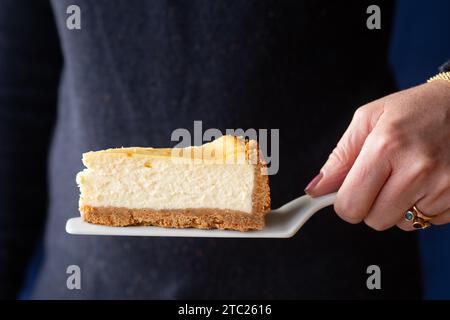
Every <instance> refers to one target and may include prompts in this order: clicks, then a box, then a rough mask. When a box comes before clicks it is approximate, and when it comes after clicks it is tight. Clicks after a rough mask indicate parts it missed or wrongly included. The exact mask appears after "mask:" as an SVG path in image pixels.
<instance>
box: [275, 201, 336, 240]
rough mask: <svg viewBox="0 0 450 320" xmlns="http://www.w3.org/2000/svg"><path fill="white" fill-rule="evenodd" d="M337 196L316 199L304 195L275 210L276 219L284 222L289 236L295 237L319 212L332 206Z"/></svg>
mask: <svg viewBox="0 0 450 320" xmlns="http://www.w3.org/2000/svg"><path fill="white" fill-rule="evenodd" d="M336 194H337V193H330V194H326V195H324V196H320V197H316V198H313V197H311V196H309V195H304V196H302V197H299V198H297V199H295V200H292V201H291V202H289V203H287V204H285V205H284V206H282V207H281V208H279V209H277V210H275V211H276V212H277V213H278V215H274V217H277V216H278V218H279V219H280V222H281V221H282V220H284V222H285V223H286V224H287V226H286V227H285V228H286V229H287V230H285V231H286V232H287V234H288V235H289V236H293V235H294V234H296V233H297V231H298V230H299V229H300V228H301V227H302V226H303V225H304V224H305V222H306V221H308V220H309V218H311V217H312V216H313V215H314V214H315V213H316V212H317V211H319V210H320V209H323V208H325V207H327V206H330V205H332V204H333V203H334V201H335V200H336ZM283 216H284V217H283Z"/></svg>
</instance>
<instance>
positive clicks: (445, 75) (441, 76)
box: [427, 72, 450, 82]
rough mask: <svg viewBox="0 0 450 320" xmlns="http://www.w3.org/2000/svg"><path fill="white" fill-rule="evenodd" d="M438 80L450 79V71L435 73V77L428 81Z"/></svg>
mask: <svg viewBox="0 0 450 320" xmlns="http://www.w3.org/2000/svg"><path fill="white" fill-rule="evenodd" d="M436 80H446V81H450V72H441V73H438V74H437V75H435V76H434V77H431V78H430V79H428V81H427V82H433V81H436Z"/></svg>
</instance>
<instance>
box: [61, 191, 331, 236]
mask: <svg viewBox="0 0 450 320" xmlns="http://www.w3.org/2000/svg"><path fill="white" fill-rule="evenodd" d="M335 199H336V193H332V194H328V195H325V196H321V197H317V198H312V197H310V196H308V195H304V196H301V197H299V198H297V199H295V200H292V201H291V202H289V203H287V204H285V205H283V206H282V207H280V208H278V209H276V210H272V211H271V212H269V213H268V214H267V216H266V226H265V227H264V229H263V230H257V231H247V232H241V231H232V230H217V229H212V230H205V229H194V228H185V229H174V228H162V227H153V226H130V227H108V226H102V225H96V224H91V223H88V222H85V221H84V220H83V219H82V218H81V217H77V218H71V219H69V220H68V221H67V223H66V231H67V233H69V234H77V235H98V236H141V237H195V238H290V237H292V236H294V235H295V234H296V233H297V231H298V230H299V229H300V228H301V227H302V226H303V225H304V224H305V222H306V221H308V219H309V218H311V217H312V215H313V214H314V213H316V212H318V211H319V210H320V209H322V208H324V207H326V206H329V205H332V204H333V203H334V200H335Z"/></svg>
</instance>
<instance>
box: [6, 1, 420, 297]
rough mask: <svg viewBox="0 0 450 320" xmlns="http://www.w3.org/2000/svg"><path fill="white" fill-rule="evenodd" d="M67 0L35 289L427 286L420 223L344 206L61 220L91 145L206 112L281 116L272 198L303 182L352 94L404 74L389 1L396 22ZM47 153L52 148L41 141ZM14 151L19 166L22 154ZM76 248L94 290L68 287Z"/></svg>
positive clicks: (320, 4)
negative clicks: (370, 218)
mask: <svg viewBox="0 0 450 320" xmlns="http://www.w3.org/2000/svg"><path fill="white" fill-rule="evenodd" d="M70 4H72V2H71V1H61V0H58V1H56V0H55V1H53V2H52V11H53V13H54V16H55V20H56V25H57V27H56V28H57V30H58V35H59V41H60V45H61V51H62V56H63V59H64V65H63V68H62V70H61V71H62V73H61V79H60V83H59V99H58V106H57V121H56V126H55V128H54V135H53V141H52V145H51V153H50V158H49V165H48V177H49V181H48V182H49V210H48V217H47V222H46V228H45V244H44V250H45V257H44V261H43V265H42V268H41V271H40V273H39V276H38V279H37V283H36V286H35V291H34V297H35V298H126V299H129V298H366V297H368V298H370V297H374V298H376V297H396V298H399V297H400V298H405V297H418V296H419V288H420V286H419V283H418V282H417V281H415V280H416V279H419V276H418V273H419V270H418V263H417V261H418V260H417V249H416V236H415V234H413V233H403V232H400V231H398V230H395V229H393V230H390V231H387V232H383V233H378V232H375V231H372V230H369V228H367V227H365V226H364V225H356V226H355V225H349V224H346V223H345V222H343V221H341V220H340V219H339V218H338V217H337V216H336V215H335V214H334V213H333V212H332V210H331V209H328V210H323V212H321V213H319V214H318V215H316V216H315V217H314V218H313V219H312V220H311V221H310V222H308V224H307V225H306V226H305V227H304V228H303V229H302V230H301V232H300V233H299V234H298V235H297V236H295V237H294V238H292V239H286V240H262V239H259V240H238V239H190V238H187V239H167V238H131V237H130V238H127V237H94V236H71V235H68V234H66V233H65V230H64V226H65V222H66V220H67V219H68V218H70V217H73V216H76V215H77V214H78V213H77V201H78V189H77V186H76V184H75V181H74V179H75V174H76V173H77V172H78V171H79V170H81V169H82V167H83V166H82V163H81V160H80V158H81V153H83V152H85V151H88V150H96V149H103V148H108V147H120V146H155V147H162V146H169V145H173V142H171V141H170V135H171V132H172V131H173V130H174V129H176V128H188V129H190V130H192V129H193V121H194V120H202V121H203V127H204V129H207V128H210V127H214V128H219V129H221V130H224V129H226V128H244V129H246V128H279V129H280V170H279V172H278V174H277V175H275V176H271V177H270V183H271V194H272V199H273V207H277V206H280V205H281V204H283V203H285V202H287V201H289V200H291V199H293V198H295V197H298V196H299V195H301V194H302V193H303V188H304V186H305V185H306V183H307V182H308V180H309V179H310V178H311V177H312V176H313V175H314V173H315V172H316V171H317V170H319V168H320V165H321V164H322V162H323V161H324V160H325V159H326V157H327V156H328V153H329V152H330V150H332V148H333V146H334V145H335V144H336V142H337V140H338V139H339V136H340V135H341V134H342V133H343V130H344V129H345V127H346V125H347V124H348V123H349V121H350V119H351V116H352V114H353V112H354V110H355V109H356V108H357V107H358V106H359V105H361V104H363V103H365V102H368V101H370V100H372V99H375V98H377V97H380V96H382V95H385V94H387V93H390V92H392V91H394V90H395V88H394V86H393V82H392V79H391V76H390V72H389V69H388V65H387V44H388V40H389V21H390V14H391V5H390V4H388V2H387V1H386V3H384V2H383V3H380V6H382V8H383V28H382V30H376V31H370V30H368V29H367V28H366V26H365V21H366V17H367V14H366V8H367V5H368V3H364V2H362V1H353V2H347V3H346V5H345V6H342V5H340V4H339V3H337V2H332V1H330V2H326V1H317V0H314V1H313V0H302V1H269V0H267V1H252V0H248V1H163V0H155V1H125V0H124V1H83V0H80V1H77V4H78V5H79V6H80V7H81V10H82V22H81V23H82V29H81V30H68V29H67V28H66V17H67V15H66V8H67V6H68V5H70ZM17 6H19V5H17ZM22 9H24V8H22ZM1 59H2V60H4V58H3V57H1ZM367 61H371V66H370V69H369V70H368V69H367ZM1 107H2V108H3V105H2V106H1ZM36 114H37V115H40V114H41V113H40V112H36ZM2 121H3V119H2ZM36 121H37V120H36ZM9 146H10V148H17V145H15V144H9ZM45 154H46V153H45V149H42V150H41V151H40V152H39V157H45ZM2 161H3V163H7V164H9V165H10V166H13V162H14V158H2ZM17 174H20V173H17ZM2 183H4V181H3V182H2ZM42 183H44V181H43V179H42ZM42 188H44V185H43V184H42ZM16 197H17V195H16ZM32 199H33V202H34V201H36V202H39V203H42V202H43V197H41V196H39V197H32ZM5 201H6V202H10V201H11V200H10V199H9V198H8V199H6V200H5ZM3 205H4V204H3V203H2V206H3ZM41 212H42V217H44V212H43V211H41ZM11 214H13V213H12V212H11V213H8V215H11ZM5 215H6V214H5ZM3 220H4V221H6V219H3ZM2 223H3V222H2ZM5 228H9V227H5ZM7 230H9V229H7ZM9 232H11V233H12V232H13V229H11V230H9ZM9 259H11V261H13V257H9ZM17 263H18V262H17ZM73 264H75V265H79V266H80V268H81V272H82V284H81V285H82V289H81V290H68V289H67V288H66V277H67V274H66V272H65V271H66V268H67V266H69V265H73ZM371 264H377V265H379V266H380V267H381V270H382V290H379V291H376V290H375V291H369V290H368V289H367V287H366V279H367V276H368V275H367V274H366V268H367V267H368V266H369V265H371ZM405 270H407V271H408V273H406V275H405Z"/></svg>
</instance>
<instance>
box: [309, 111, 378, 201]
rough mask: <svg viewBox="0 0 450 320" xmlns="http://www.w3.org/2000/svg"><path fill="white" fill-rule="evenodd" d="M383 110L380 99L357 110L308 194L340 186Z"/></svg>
mask: <svg viewBox="0 0 450 320" xmlns="http://www.w3.org/2000/svg"><path fill="white" fill-rule="evenodd" d="M382 112H383V105H382V104H380V103H377V102H372V103H370V104H367V105H365V106H363V107H361V108H359V109H358V110H356V112H355V114H354V116H353V119H352V121H351V123H350V125H349V126H348V128H347V130H346V131H345V133H344V135H343V136H342V138H341V139H340V140H339V143H338V144H337V146H336V148H334V150H333V152H332V153H331V154H330V156H329V157H328V160H327V161H326V162H325V164H324V165H323V167H322V169H320V172H319V174H318V175H317V176H316V177H315V178H314V179H313V180H311V182H310V183H309V184H308V186H307V187H306V188H305V192H306V193H307V194H309V195H311V196H313V197H317V196H321V195H324V194H327V193H331V192H335V191H337V190H338V189H339V187H340V186H341V185H342V183H343V182H344V179H345V177H346V176H347V173H348V172H349V171H350V169H351V168H352V166H353V163H354V162H355V160H356V158H357V157H358V155H359V153H360V151H361V149H362V146H363V144H364V141H365V140H366V138H367V136H368V135H369V133H370V132H371V131H372V130H373V128H374V127H375V125H376V123H377V121H378V119H379V118H380V116H381V114H382Z"/></svg>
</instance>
